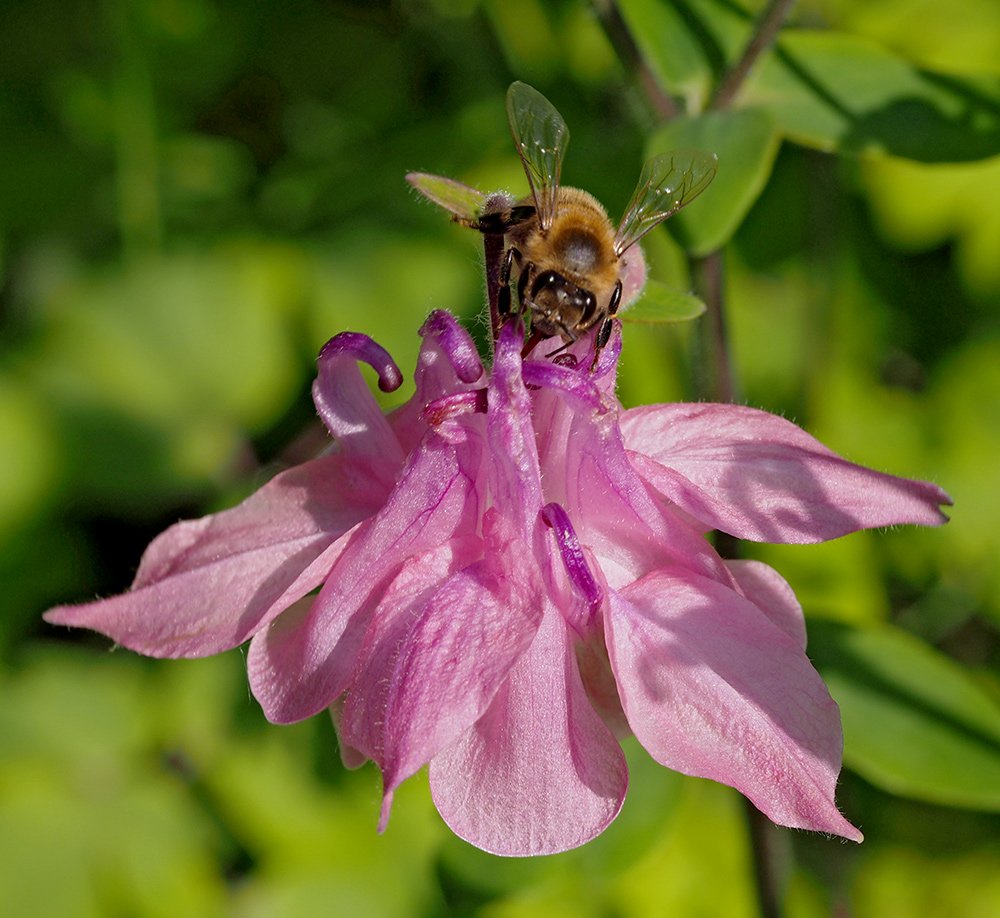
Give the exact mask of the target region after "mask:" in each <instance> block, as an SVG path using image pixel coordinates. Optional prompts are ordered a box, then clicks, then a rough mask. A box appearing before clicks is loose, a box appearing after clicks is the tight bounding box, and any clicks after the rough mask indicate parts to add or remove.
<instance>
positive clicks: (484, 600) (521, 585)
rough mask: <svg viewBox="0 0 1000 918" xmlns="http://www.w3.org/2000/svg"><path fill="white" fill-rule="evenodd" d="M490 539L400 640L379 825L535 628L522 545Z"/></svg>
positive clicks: (475, 714) (479, 705)
mask: <svg viewBox="0 0 1000 918" xmlns="http://www.w3.org/2000/svg"><path fill="white" fill-rule="evenodd" d="M497 521H498V522H499V521H500V520H499V518H497ZM491 528H496V527H491ZM500 538H503V536H501V537H500ZM498 542H499V539H498V538H497V534H496V533H492V534H490V536H489V537H488V539H487V551H486V557H485V558H483V559H482V560H481V561H478V562H477V563H475V564H472V565H470V566H469V567H467V568H465V569H463V570H461V571H459V572H458V573H456V574H455V575H453V576H452V577H450V578H448V579H447V580H446V581H444V582H443V583H442V584H441V585H440V586H439V588H438V589H437V590H436V591H435V592H434V594H433V595H432V596H431V597H430V599H429V600H428V601H427V603H426V605H425V606H424V608H423V609H422V610H421V612H420V614H419V616H418V617H417V619H416V621H414V623H413V627H412V629H410V631H409V633H408V634H407V636H406V638H405V641H404V643H403V644H402V646H401V651H400V653H399V658H398V660H397V662H396V666H395V670H394V672H393V674H392V677H391V682H390V687H389V692H388V695H387V698H386V706H385V711H384V719H385V720H384V723H385V729H384V733H383V737H384V747H383V750H382V758H381V761H380V763H379V764H380V765H381V767H382V775H383V793H384V794H385V801H384V805H383V811H382V821H381V827H382V828H384V827H385V822H386V820H387V819H388V815H389V806H390V805H391V801H392V795H393V792H394V791H395V789H396V788H397V787H398V786H399V785H400V784H401V783H402V782H403V781H404V780H405V779H406V778H408V777H410V775H412V774H414V773H415V772H416V771H417V770H418V769H419V768H421V767H423V766H424V765H426V764H427V763H428V762H429V761H430V760H431V759H432V758H434V756H435V755H437V754H438V753H439V752H440V751H441V750H442V749H445V748H447V747H448V746H450V745H451V744H452V743H454V742H455V741H456V740H458V739H459V738H460V737H461V736H462V734H463V733H465V732H466V731H467V730H469V729H470V728H471V727H472V726H473V725H474V724H475V723H476V721H478V720H479V718H480V717H481V716H482V715H483V714H484V713H485V712H486V710H487V708H488V707H489V706H490V703H491V701H492V700H493V697H494V696H495V695H496V693H497V690H498V689H499V688H500V686H501V685H502V683H503V682H504V680H505V679H506V678H507V675H508V673H509V672H510V669H511V667H512V666H514V664H515V663H516V662H517V661H518V659H519V658H520V657H521V656H522V654H524V652H525V651H526V650H527V649H528V647H529V645H530V644H531V642H532V639H533V638H534V636H535V632H536V631H537V629H538V624H539V620H540V618H541V610H542V596H541V589H540V585H539V583H538V578H537V576H533V572H532V571H531V569H530V566H527V565H524V564H523V563H521V562H522V559H523V558H524V557H525V556H527V554H528V552H527V546H525V545H524V543H523V542H522V541H520V540H519V539H516V538H515V539H511V538H510V537H509V535H508V536H507V537H506V539H505V542H506V544H504V545H500V544H498Z"/></svg>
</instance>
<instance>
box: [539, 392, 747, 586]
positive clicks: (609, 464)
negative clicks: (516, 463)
mask: <svg viewBox="0 0 1000 918" xmlns="http://www.w3.org/2000/svg"><path fill="white" fill-rule="evenodd" d="M566 410H570V409H569V408H568V407H567V408H566ZM555 426H556V427H557V428H559V427H562V426H563V425H561V424H559V423H557V424H556V425H555ZM550 449H551V450H552V452H551V453H550V457H552V456H556V455H562V456H563V457H564V465H563V467H562V468H561V469H558V470H556V469H555V468H553V467H552V464H551V463H550V464H547V465H546V473H547V475H546V478H545V482H546V492H547V494H549V495H552V497H553V499H555V500H558V497H557V496H556V495H557V494H558V490H559V488H560V487H561V488H565V492H566V493H565V500H564V501H563V506H564V507H565V509H566V512H567V513H568V514H569V516H570V518H571V519H572V520H573V524H574V526H575V527H576V532H577V536H578V537H579V539H580V543H581V544H582V545H583V546H585V547H589V548H590V549H591V550H592V551H593V552H594V554H595V555H597V557H598V559H599V561H600V563H601V566H602V568H603V570H604V574H605V576H606V577H607V579H608V581H609V582H610V583H611V585H612V586H621V585H623V584H624V583H626V582H629V581H631V580H635V579H638V578H639V577H642V576H644V575H645V574H647V573H649V572H650V571H651V570H654V569H656V568H658V567H662V566H663V565H664V564H681V565H684V566H686V567H690V568H691V569H692V570H697V571H699V572H701V573H703V574H707V575H708V576H710V577H714V578H715V579H717V580H720V581H722V582H724V583H728V582H729V578H730V575H729V572H728V571H727V570H726V568H725V566H724V565H723V563H722V559H721V558H720V557H719V556H718V554H716V552H715V551H714V549H713V548H712V547H711V545H709V544H708V542H707V541H706V540H705V539H704V538H702V536H701V534H700V533H699V532H697V531H696V530H694V529H692V528H691V527H690V526H688V524H687V523H686V522H685V521H684V520H683V519H682V518H681V517H680V516H678V515H677V514H674V513H673V512H672V511H671V510H670V508H669V507H667V506H665V505H664V504H663V503H662V502H661V501H659V500H656V499H654V495H653V494H651V493H650V491H649V489H648V488H647V487H646V484H645V483H644V482H643V481H642V480H641V479H640V477H639V476H638V475H637V474H636V472H635V470H634V468H633V467H632V464H631V463H630V462H629V459H628V456H627V454H626V452H625V448H624V445H623V442H622V438H621V433H620V431H619V429H618V422H617V412H613V411H609V412H606V413H600V412H592V411H591V412H588V411H577V412H576V414H575V416H574V417H573V420H572V422H571V423H570V425H569V430H568V433H567V434H566V441H565V444H564V445H563V446H562V447H561V448H559V449H557V448H556V447H555V446H554V445H551V444H550Z"/></svg>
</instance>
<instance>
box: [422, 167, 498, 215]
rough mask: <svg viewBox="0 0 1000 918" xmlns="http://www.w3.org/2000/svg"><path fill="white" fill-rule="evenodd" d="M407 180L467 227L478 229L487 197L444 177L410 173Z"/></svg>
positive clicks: (474, 189) (476, 190)
mask: <svg viewBox="0 0 1000 918" xmlns="http://www.w3.org/2000/svg"><path fill="white" fill-rule="evenodd" d="M406 180H407V181H408V182H409V183H410V184H411V185H412V186H413V187H414V188H416V189H417V191H419V192H420V193H421V194H422V195H423V196H424V197H425V198H427V199H428V200H430V201H433V202H434V203H435V204H437V205H438V206H439V207H443V208H444V209H445V210H447V211H450V212H451V213H452V214H453V215H454V216H455V217H457V218H458V219H459V221H460V222H462V223H464V224H466V225H467V226H474V227H478V225H479V217H480V215H481V214H482V212H483V206H484V205H485V204H486V198H487V195H485V194H484V193H483V192H481V191H479V190H478V189H477V188H472V187H471V186H469V185H463V184H462V183H461V182H456V181H455V179H450V178H445V177H444V176H443V175H428V174H427V173H426V172H410V173H409V174H408V175H407V176H406Z"/></svg>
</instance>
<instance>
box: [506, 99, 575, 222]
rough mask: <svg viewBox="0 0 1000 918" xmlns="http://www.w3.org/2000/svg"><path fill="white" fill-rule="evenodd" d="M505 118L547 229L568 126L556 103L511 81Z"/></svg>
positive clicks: (564, 149) (556, 188)
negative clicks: (554, 104)
mask: <svg viewBox="0 0 1000 918" xmlns="http://www.w3.org/2000/svg"><path fill="white" fill-rule="evenodd" d="M507 121H508V122H509V123H510V131H511V133H512V134H513V135H514V145H515V146H516V147H517V152H518V155H519V156H520V157H521V164H522V165H523V166H524V172H525V174H526V175H527V176H528V183H529V184H530V185H531V194H532V195H533V197H534V199H535V208H536V209H537V211H538V221H539V223H541V225H542V229H548V228H549V226H551V225H552V218H553V217H554V216H555V212H556V200H557V198H558V194H559V173H560V172H561V171H562V161H563V156H565V155H566V145H567V144H568V143H569V128H568V127H566V122H565V121H563V119H562V115H560V114H559V112H557V111H556V109H555V106H553V104H552V103H551V102H550V101H549V100H548V99H546V98H545V96H543V95H542V94H541V93H540V92H539V91H538V90H537V89H532V88H531V87H530V86H529V85H528V84H527V83H511V86H510V89H508V90H507Z"/></svg>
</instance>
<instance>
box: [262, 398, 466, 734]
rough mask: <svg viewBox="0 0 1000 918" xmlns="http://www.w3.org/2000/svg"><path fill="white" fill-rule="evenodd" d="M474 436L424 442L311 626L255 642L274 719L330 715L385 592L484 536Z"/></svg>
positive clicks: (344, 562) (287, 628) (293, 625)
mask: <svg viewBox="0 0 1000 918" xmlns="http://www.w3.org/2000/svg"><path fill="white" fill-rule="evenodd" d="M467 417H468V418H469V419H471V420H475V419H476V416H467ZM480 426H481V425H480ZM456 427H457V424H456ZM468 431H469V434H470V436H469V437H468V438H467V440H466V442H464V443H463V442H458V441H457V440H456V441H445V440H443V439H442V438H441V437H438V436H436V435H433V434H429V435H428V436H427V437H425V439H424V440H423V441H422V443H421V445H420V447H419V448H418V449H417V450H416V451H415V452H414V453H413V454H412V455H411V457H410V460H409V461H408V462H407V465H406V467H405V468H404V470H403V474H402V476H401V477H400V480H399V483H398V484H397V486H396V488H395V490H394V491H393V492H392V494H391V495H390V497H389V499H388V501H387V502H386V505H385V507H384V508H383V509H382V510H381V511H380V512H379V513H378V515H377V516H375V517H373V518H371V519H370V520H367V521H365V523H363V524H362V525H361V526H360V527H359V528H358V530H357V531H356V532H355V533H353V535H352V536H351V539H350V544H348V545H347V547H346V548H345V549H344V552H343V554H341V555H340V557H339V558H338V559H337V561H336V563H335V564H334V565H333V567H332V568H331V569H330V571H329V575H328V576H327V578H326V583H325V585H324V586H323V589H322V590H321V591H320V593H319V595H318V596H317V597H316V600H315V602H314V603H313V605H312V607H311V608H310V610H309V614H308V616H306V618H305V620H304V621H301V622H292V621H291V620H286V619H284V618H279V619H278V620H277V621H275V622H273V623H272V624H271V626H270V627H269V628H268V629H267V630H266V631H262V632H260V633H259V634H258V635H257V636H256V637H255V639H254V641H253V643H252V644H251V645H250V652H249V654H248V656H247V671H248V673H249V676H250V685H251V689H252V690H253V693H254V695H255V696H256V698H257V700H258V701H259V702H260V704H261V706H262V707H263V708H264V713H265V714H266V715H267V717H268V719H269V720H271V721H273V722H275V723H289V722H292V721H296V720H302V719H303V718H306V717H310V716H311V715H313V714H315V713H316V712H317V711H321V710H322V709H323V708H325V707H327V706H328V705H329V704H330V703H331V702H332V701H333V700H334V698H336V697H337V696H338V695H339V694H340V693H341V692H342V691H343V690H344V689H345V688H346V686H347V683H348V680H349V678H350V675H351V671H352V670H353V668H354V665H355V662H356V659H357V654H358V651H359V649H360V647H361V642H362V640H363V638H364V633H365V630H366V629H367V627H368V624H369V622H370V620H371V616H372V614H373V612H374V610H375V608H376V606H377V605H378V602H379V600H380V599H381V594H382V591H383V590H384V589H385V587H386V585H387V584H388V583H390V582H391V581H392V580H393V578H394V577H395V576H396V574H397V572H398V571H399V569H400V567H401V566H402V564H403V563H404V562H405V561H406V560H407V558H410V557H413V556H414V555H418V554H421V553H423V552H425V551H427V550H429V549H431V548H433V547H435V546H438V545H441V544H443V543H444V542H447V541H448V540H450V539H451V538H453V537H454V536H455V535H456V534H457V533H461V532H468V533H471V532H474V531H475V527H476V521H477V520H478V516H479V503H480V494H479V489H480V488H481V487H482V477H483V476H482V472H481V464H482V453H483V450H482V443H481V437H479V436H477V435H476V434H475V432H474V431H473V430H472V427H471V425H470V426H469V428H468Z"/></svg>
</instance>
